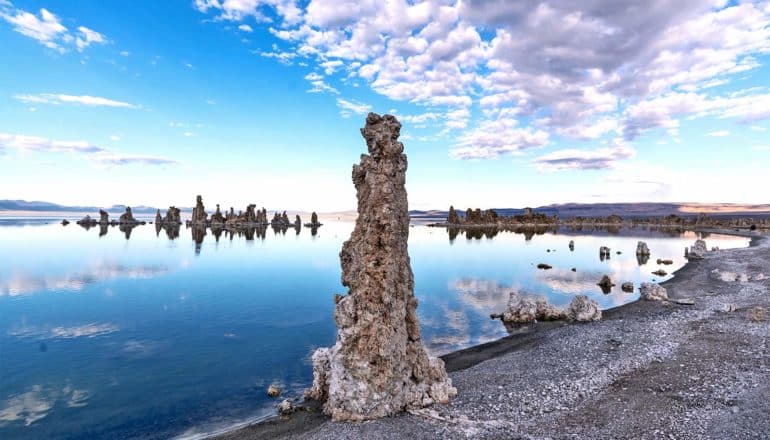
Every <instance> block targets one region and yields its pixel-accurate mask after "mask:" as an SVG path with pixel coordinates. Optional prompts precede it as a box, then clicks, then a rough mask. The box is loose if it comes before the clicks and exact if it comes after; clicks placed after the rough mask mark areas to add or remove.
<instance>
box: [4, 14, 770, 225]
mask: <svg viewBox="0 0 770 440" xmlns="http://www.w3.org/2000/svg"><path fill="white" fill-rule="evenodd" d="M578 3H580V4H578ZM636 3H638V2H618V1H615V0H591V1H587V2H571V1H567V0H551V1H548V2H541V1H532V2H516V3H513V2H506V1H502V0H500V1H495V0H487V1H480V0H474V1H465V2H455V1H441V0H425V1H422V0H417V1H406V0H391V1H376V2H375V1H368V0H364V1H349V0H336V1H335V0H311V1H298V2H295V1H293V0H182V1H110V2H106V3H105V2H103V1H96V0H79V1H77V2H72V1H61V0H44V1H29V0H28V1H21V0H16V1H8V0H0V56H2V59H3V61H4V62H3V64H2V66H1V67H0V198H11V199H16V198H22V199H27V200H46V201H52V202H58V203H63V204H97V205H110V204H113V203H127V204H132V205H137V204H147V205H155V206H168V205H177V206H190V205H192V204H193V203H194V196H195V195H196V194H202V195H203V196H204V201H205V202H206V203H207V205H213V204H214V203H221V204H222V205H223V206H227V207H229V206H236V207H243V206H245V205H246V204H248V203H252V202H253V203H257V204H258V205H260V206H263V205H264V206H266V207H267V208H269V209H307V210H319V211H331V210H344V209H351V208H354V207H355V192H354V189H353V186H352V183H351V181H350V167H351V165H352V164H353V163H354V162H357V160H358V156H359V154H361V153H363V152H364V151H365V145H364V142H363V139H362V138H361V137H360V134H359V131H358V129H359V128H360V127H361V126H362V125H363V123H364V118H365V115H366V112H368V111H375V112H378V113H394V114H395V115H396V116H397V117H398V118H399V119H400V120H401V121H402V124H403V128H402V141H403V142H404V144H405V146H406V152H407V154H408V156H409V171H408V175H407V176H408V182H407V188H408V190H409V196H410V206H411V207H412V208H415V209H423V208H446V207H447V206H448V205H449V204H450V203H453V204H454V205H455V206H460V207H467V206H472V207H477V206H478V207H482V208H488V207H520V206H525V205H532V206H538V205H543V204H550V203H560V202H619V201H688V202H741V203H763V202H770V200H768V198H767V192H766V191H763V190H762V189H761V188H763V187H764V186H766V184H765V182H766V180H767V179H766V177H765V174H766V170H767V169H768V167H769V166H770V134H769V133H768V128H770V123H768V118H770V90H769V89H768V84H770V70H769V68H768V61H770V27H769V26H770V3H768V2H767V1H763V2H736V1H733V2H725V1H723V0H715V1H704V0H697V1H696V0H677V1H673V0H672V1H663V0H660V1H655V2H651V3H650V4H649V5H647V6H645V7H643V8H641V7H637V6H635V4H636ZM236 209H237V208H236Z"/></svg>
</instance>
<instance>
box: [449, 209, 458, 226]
mask: <svg viewBox="0 0 770 440" xmlns="http://www.w3.org/2000/svg"><path fill="white" fill-rule="evenodd" d="M446 222H447V223H449V224H450V225H456V224H458V223H460V217H458V216H457V211H455V207H454V206H450V207H449V215H447V218H446Z"/></svg>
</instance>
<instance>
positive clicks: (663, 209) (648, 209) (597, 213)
mask: <svg viewBox="0 0 770 440" xmlns="http://www.w3.org/2000/svg"><path fill="white" fill-rule="evenodd" d="M455 209H457V212H458V213H459V214H460V215H464V213H465V208H462V209H460V208H458V207H455ZM493 209H494V210H495V211H496V212H497V214H498V215H502V216H512V215H521V214H524V209H523V208H493ZM533 209H534V210H535V212H538V213H542V214H545V215H549V216H550V215H557V216H559V218H573V217H607V216H609V215H612V214H616V215H619V216H621V217H663V216H666V215H671V214H676V215H678V216H681V217H687V216H695V215H698V214H700V213H704V214H707V215H710V216H715V217H759V218H764V217H770V204H763V205H742V204H736V203H653V202H643V203H563V204H554V205H547V206H539V207H537V208H533ZM409 214H410V216H411V217H412V219H413V220H418V221H435V220H436V219H442V220H443V219H446V217H447V214H448V211H441V210H430V211H417V210H415V211H410V212H409Z"/></svg>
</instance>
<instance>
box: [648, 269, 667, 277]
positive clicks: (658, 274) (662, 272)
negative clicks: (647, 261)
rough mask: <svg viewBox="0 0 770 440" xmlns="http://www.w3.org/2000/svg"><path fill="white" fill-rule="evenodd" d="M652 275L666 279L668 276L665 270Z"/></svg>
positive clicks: (659, 270)
mask: <svg viewBox="0 0 770 440" xmlns="http://www.w3.org/2000/svg"><path fill="white" fill-rule="evenodd" d="M652 274H653V275H657V276H659V277H664V276H666V275H668V272H666V271H665V270H663V269H658V270H656V271H655V272H653V273H652Z"/></svg>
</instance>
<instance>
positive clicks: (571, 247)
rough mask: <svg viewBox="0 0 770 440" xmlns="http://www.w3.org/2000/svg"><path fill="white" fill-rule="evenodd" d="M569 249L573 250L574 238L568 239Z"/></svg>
mask: <svg viewBox="0 0 770 440" xmlns="http://www.w3.org/2000/svg"><path fill="white" fill-rule="evenodd" d="M569 250H570V251H574V250H575V240H570V241H569Z"/></svg>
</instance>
